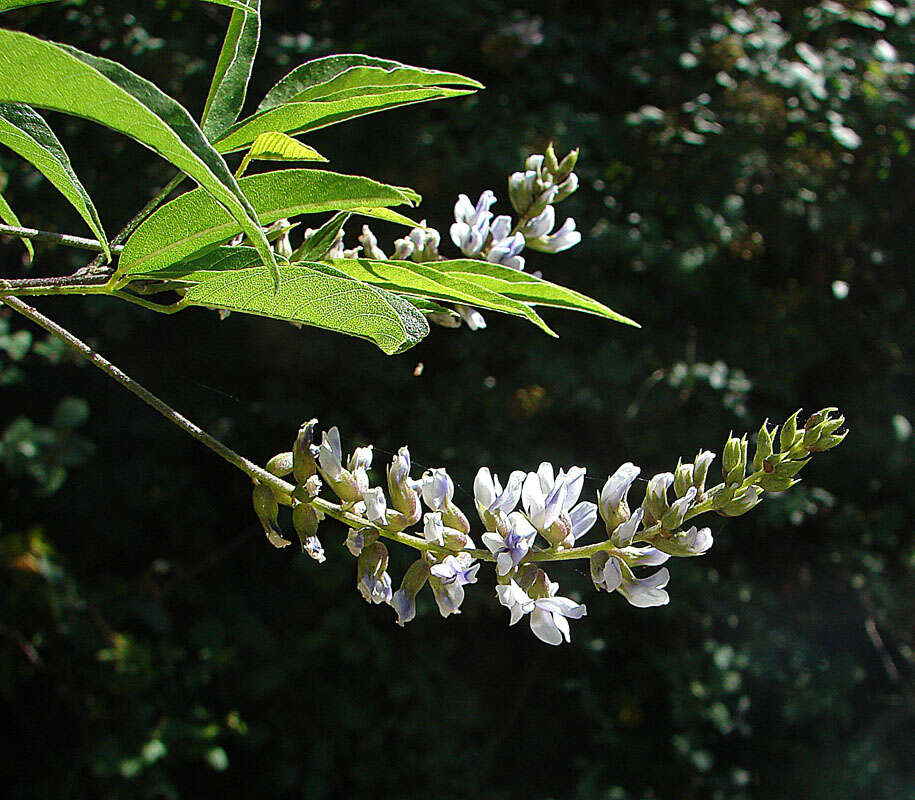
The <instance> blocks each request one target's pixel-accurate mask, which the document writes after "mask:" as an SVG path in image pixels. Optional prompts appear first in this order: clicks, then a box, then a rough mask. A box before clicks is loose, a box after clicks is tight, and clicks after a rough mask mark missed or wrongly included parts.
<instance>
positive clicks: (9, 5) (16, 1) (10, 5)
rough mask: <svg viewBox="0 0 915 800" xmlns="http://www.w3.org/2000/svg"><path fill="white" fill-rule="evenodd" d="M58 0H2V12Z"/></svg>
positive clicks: (226, 0)
mask: <svg viewBox="0 0 915 800" xmlns="http://www.w3.org/2000/svg"><path fill="white" fill-rule="evenodd" d="M54 2H56V0H0V14H2V13H3V12H4V11H10V10H11V9H14V8H20V7H22V6H36V5H38V4H39V3H54ZM204 2H206V3H218V4H219V5H221V6H229V8H238V9H242V10H244V9H245V8H247V4H246V2H245V0H204Z"/></svg>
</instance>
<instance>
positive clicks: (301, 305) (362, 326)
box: [184, 264, 429, 355]
mask: <svg viewBox="0 0 915 800" xmlns="http://www.w3.org/2000/svg"><path fill="white" fill-rule="evenodd" d="M184 301H185V302H186V303H188V304H189V305H196V306H203V307H206V308H217V309H221V308H225V309H229V310H231V311H240V312H243V313H246V314H257V315H260V316H264V317H273V318H275V319H282V320H289V321H292V322H302V323H305V324H306V325H313V326H315V327H318V328H325V329H327V330H331V331H336V332H338V333H346V334H349V335H351V336H358V337H360V338H362V339H368V340H369V341H371V342H374V343H375V344H376V345H378V347H380V348H381V350H383V351H384V352H385V353H387V354H388V355H390V354H392V353H400V352H402V351H404V350H406V349H408V348H410V347H412V346H413V345H414V344H416V343H417V342H418V341H419V340H420V339H422V338H423V337H424V336H426V334H428V333H429V323H428V322H426V319H425V317H424V316H423V315H422V313H420V312H419V311H418V310H417V309H416V308H414V307H413V306H412V305H410V303H408V302H407V301H406V300H404V299H403V298H401V297H397V296H396V295H394V294H391V293H390V292H386V291H385V290H383V289H379V288H378V287H375V286H370V285H368V284H365V283H361V282H360V281H356V280H353V279H352V278H350V277H348V276H347V275H346V274H344V273H342V272H340V271H339V270H336V269H334V268H333V267H332V266H329V265H327V264H307V265H306V264H294V265H290V266H281V267H280V287H279V289H278V290H277V291H276V292H274V290H273V286H272V283H271V280H270V274H269V272H268V271H267V270H266V269H265V268H263V267H255V268H252V269H241V270H234V271H232V272H220V273H215V274H213V275H211V276H208V277H207V278H206V279H205V280H203V281H202V282H201V283H198V284H197V285H195V286H193V287H192V288H190V289H188V290H187V292H186V293H185V296H184Z"/></svg>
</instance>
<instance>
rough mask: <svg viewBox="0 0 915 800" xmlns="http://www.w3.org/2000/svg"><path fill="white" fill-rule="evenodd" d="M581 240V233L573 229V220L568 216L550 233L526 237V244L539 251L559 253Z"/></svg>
mask: <svg viewBox="0 0 915 800" xmlns="http://www.w3.org/2000/svg"><path fill="white" fill-rule="evenodd" d="M580 241H581V233H579V232H578V231H577V230H575V220H574V219H572V218H571V217H569V218H568V219H567V220H566V221H565V222H563V223H562V225H561V226H560V227H559V228H558V229H557V230H556V232H555V233H553V234H552V235H543V236H538V237H537V238H536V239H528V240H527V246H528V247H530V248H531V250H539V251H540V252H541V253H560V252H562V251H563V250H568V249H569V248H570V247H574V246H575V245H577V244H578V243H579V242H580Z"/></svg>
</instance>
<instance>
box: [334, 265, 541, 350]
mask: <svg viewBox="0 0 915 800" xmlns="http://www.w3.org/2000/svg"><path fill="white" fill-rule="evenodd" d="M333 264H334V266H335V267H337V268H338V269H340V270H342V271H343V272H345V273H346V274H347V275H349V276H351V277H353V278H356V279H357V280H360V281H364V282H365V283H372V284H375V285H376V286H382V287H384V288H385V289H390V290H392V291H395V292H402V293H403V294H411V295H416V296H418V297H425V298H428V299H430V300H445V301H449V302H454V303H466V304H468V305H473V306H479V307H481V308H489V309H492V310H493V311H501V312H503V313H505V314H513V315H515V316H520V317H525V318H526V319H527V320H529V321H530V322H532V323H533V324H534V325H536V326H537V327H538V328H540V329H541V330H543V331H544V332H545V333H548V334H549V335H550V336H555V335H556V334H555V333H554V332H553V330H552V329H551V328H550V327H549V325H547V324H546V322H544V321H543V320H542V319H541V318H540V316H539V315H538V314H537V312H536V311H534V310H533V309H532V308H531V307H530V306H528V305H527V304H525V303H523V302H521V301H519V300H516V299H514V298H512V297H507V296H505V295H501V294H499V293H498V292H496V291H493V290H492V289H490V288H488V287H486V286H483V285H481V284H479V283H477V282H475V281H473V280H472V279H471V280H468V279H467V276H464V275H452V274H449V273H447V272H442V271H441V270H439V269H438V263H437V262H428V263H422V264H417V263H414V262H412V261H393V260H392V261H376V260H373V259H367V258H360V259H340V258H338V259H334V260H333Z"/></svg>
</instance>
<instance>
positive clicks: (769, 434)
mask: <svg viewBox="0 0 915 800" xmlns="http://www.w3.org/2000/svg"><path fill="white" fill-rule="evenodd" d="M768 422H769V420H766V421H765V422H763V424H762V427H761V428H760V429H759V433H758V434H757V435H756V453H755V454H754V455H753V471H754V472H760V471H761V470H763V469H764V464H765V460H766V459H767V458H768V457H769V456H771V455H772V445H773V442H774V440H775V431H776V430H777V428H773V429H772V430H771V431H770V430H769V426H768Z"/></svg>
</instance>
